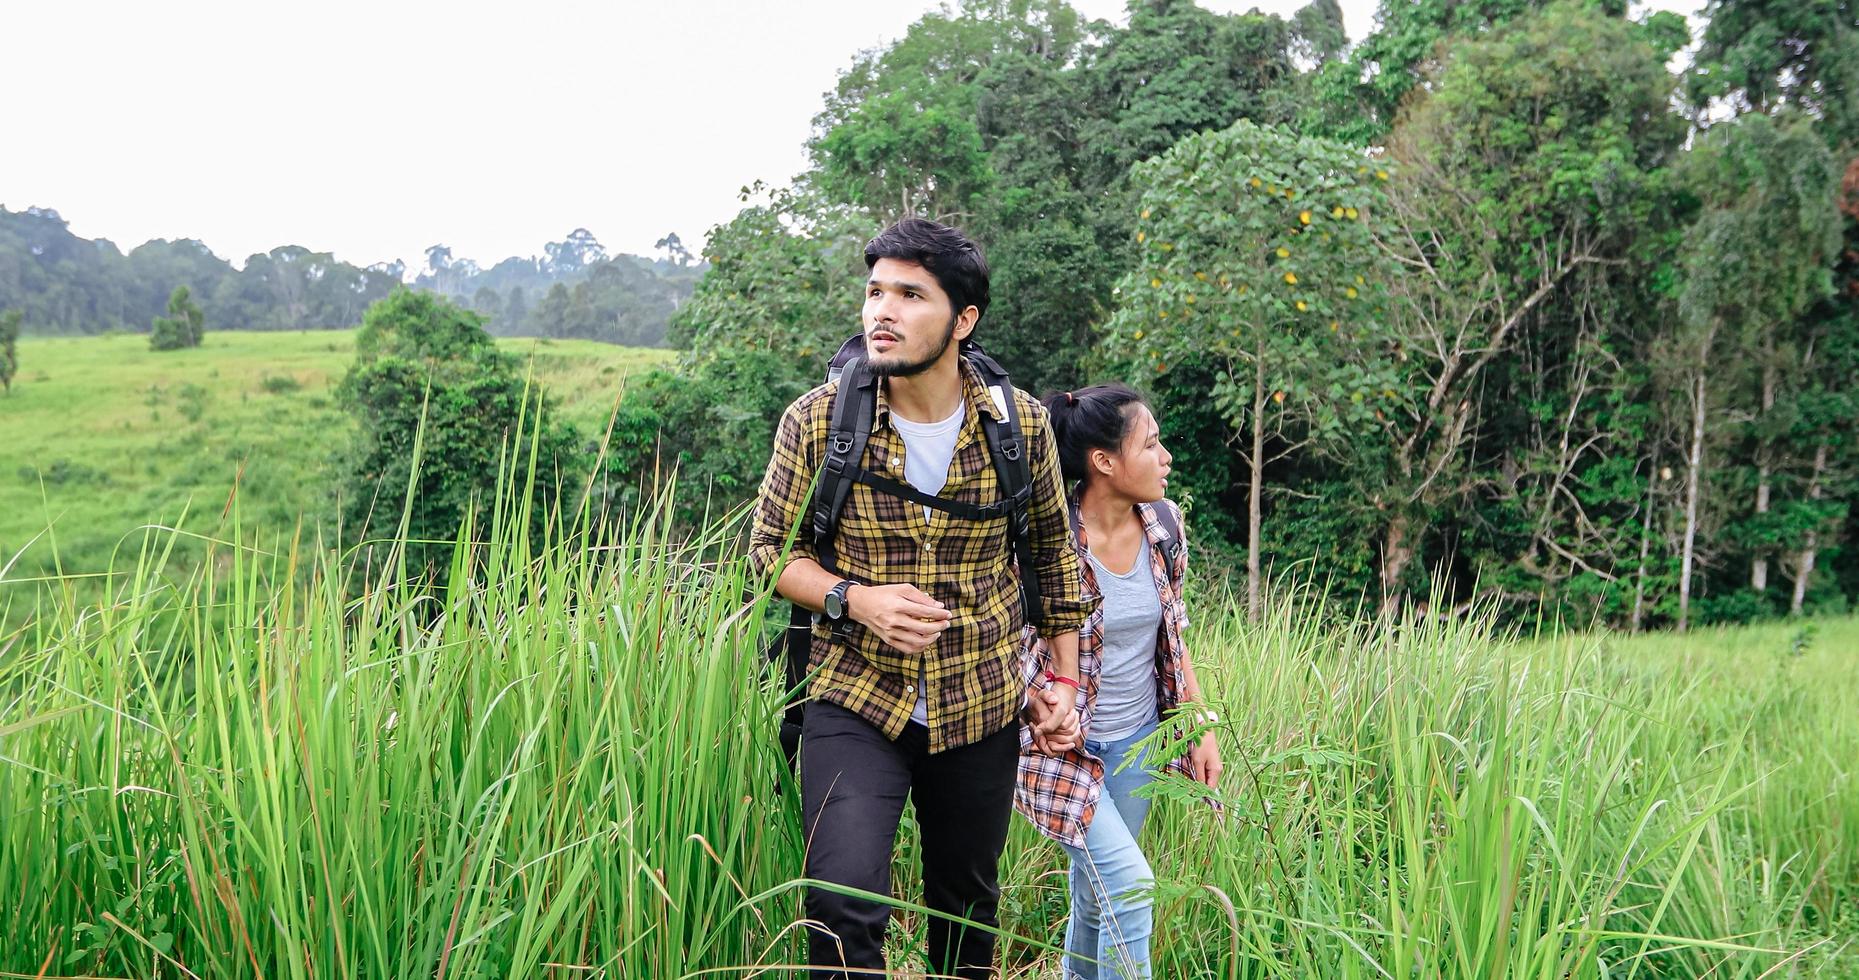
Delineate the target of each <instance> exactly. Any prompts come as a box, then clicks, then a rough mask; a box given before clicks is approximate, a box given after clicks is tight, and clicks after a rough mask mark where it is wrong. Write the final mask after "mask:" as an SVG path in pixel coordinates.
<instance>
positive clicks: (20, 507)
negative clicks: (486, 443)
mask: <svg viewBox="0 0 1859 980" xmlns="http://www.w3.org/2000/svg"><path fill="white" fill-rule="evenodd" d="M354 341H355V332H354V331H352V330H343V331H336V330H319V331H305V332H233V331H228V332H218V333H212V334H208V335H207V338H206V343H205V345H204V346H202V347H200V348H198V349H194V350H183V351H170V352H164V353H156V352H153V351H150V350H149V349H148V339H147V338H146V337H144V336H139V335H117V336H105V337H86V338H30V337H29V338H25V339H23V340H22V341H21V342H20V350H19V354H20V376H19V378H18V379H17V381H16V383H15V384H14V386H13V393H12V395H11V397H3V398H0V567H4V566H5V564H6V563H7V562H8V561H16V563H15V565H14V567H13V569H12V571H11V572H10V573H8V574H7V576H6V579H7V581H8V582H12V583H17V582H19V581H21V580H22V579H30V578H36V577H41V576H44V575H48V574H53V573H54V572H55V571H56V570H57V569H59V568H62V569H63V570H64V572H65V573H67V574H69V573H92V572H96V571H99V570H102V569H104V568H107V567H109V564H110V562H111V560H112V556H113V555H118V556H120V551H121V549H122V548H124V547H127V548H129V549H131V550H133V549H134V548H135V547H137V546H138V544H139V542H140V536H139V535H136V534H135V533H134V532H135V529H136V528H138V527H141V526H142V525H144V524H148V523H151V522H161V523H172V522H174V521H177V520H180V519H181V517H182V515H183V514H186V515H188V516H187V521H186V526H187V528H188V529H189V530H191V531H193V532H195V533H199V534H211V533H214V532H215V530H216V527H217V525H218V524H219V523H220V518H221V515H222V514H223V513H224V512H225V511H226V507H227V502H228V500H229V498H230V495H231V492H232V488H233V486H234V484H235V483H237V485H238V487H239V504H240V508H241V515H240V517H241V520H242V522H243V523H244V524H245V525H246V526H247V527H257V528H262V529H266V530H271V531H278V532H288V531H290V530H291V529H292V528H293V527H294V526H295V525H296V523H297V521H298V518H299V516H300V515H302V516H303V517H304V518H306V519H307V522H308V523H311V524H314V523H316V522H318V521H320V520H321V519H322V518H323V517H324V516H325V515H326V514H327V513H328V512H329V511H330V508H331V502H332V498H331V490H332V474H331V471H330V464H331V461H332V458H333V457H334V456H335V455H336V454H338V453H339V452H340V451H341V449H342V447H343V446H344V444H345V443H346V441H347V439H348V438H349V435H350V433H351V430H352V429H351V424H350V421H349V418H348V416H347V415H346V414H344V413H343V411H342V410H341V408H340V406H338V405H337V404H336V402H335V399H334V395H333V391H332V389H333V387H334V386H335V385H336V384H337V382H339V381H340V380H341V378H342V375H343V373H344V372H346V371H347V370H348V367H349V364H350V362H351V361H352V360H353V356H354ZM498 343H499V345H500V346H501V347H503V348H504V349H506V350H509V351H512V352H514V353H517V354H519V355H522V356H524V357H528V358H530V359H531V363H532V364H533V365H534V370H535V375H536V377H537V378H538V379H539V380H540V381H541V383H542V384H544V385H546V386H547V388H548V390H549V391H550V392H551V393H552V394H553V395H554V396H555V397H556V399H557V400H558V402H559V404H560V405H561V408H562V410H563V412H564V414H565V415H566V416H567V417H568V418H569V419H570V420H571V421H573V422H574V423H575V424H576V425H577V426H579V427H580V428H581V429H582V430H583V431H585V432H589V433H596V432H598V431H600V430H601V429H602V428H603V427H604V425H605V422H606V418H607V414H608V413H609V412H610V411H611V409H612V407H613V404H614V402H615V400H616V399H617V398H618V397H619V394H620V392H621V390H622V389H623V387H624V385H625V381H626V377H627V375H628V374H630V373H632V372H635V371H639V370H642V369H645V368H649V367H651V366H653V365H656V364H660V363H663V362H664V361H665V360H666V359H668V358H669V356H670V354H669V352H667V351H661V350H644V349H636V348H624V347H614V346H610V345H606V344H596V343H590V342H584V341H549V340H534V339H504V340H500V341H499V342H498ZM8 588H9V587H8V586H0V590H5V589H8ZM6 599H7V596H5V595H0V604H4V603H5V601H6Z"/></svg>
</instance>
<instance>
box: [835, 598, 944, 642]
mask: <svg viewBox="0 0 1859 980" xmlns="http://www.w3.org/2000/svg"><path fill="white" fill-rule="evenodd" d="M846 614H847V615H849V616H851V617H852V618H853V620H854V621H856V622H858V623H860V624H861V625H863V626H864V627H865V628H866V629H868V630H871V631H872V632H873V633H876V634H877V635H878V639H879V640H882V641H883V642H884V643H885V644H887V645H889V646H891V647H894V648H896V649H898V650H901V651H903V652H904V653H922V652H923V651H925V650H927V649H929V648H930V646H931V645H932V644H934V643H935V642H936V638H937V637H939V636H941V635H942V631H943V630H946V629H948V628H949V620H950V618H951V617H950V613H949V610H948V608H947V607H945V606H944V605H943V604H942V603H940V602H937V601H936V600H935V599H932V598H930V597H929V596H928V595H926V594H925V593H924V592H923V591H922V590H921V589H918V588H917V587H916V586H914V585H855V586H853V587H852V589H851V591H849V592H847V593H846Z"/></svg>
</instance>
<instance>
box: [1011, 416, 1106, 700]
mask: <svg viewBox="0 0 1859 980" xmlns="http://www.w3.org/2000/svg"><path fill="white" fill-rule="evenodd" d="M1028 401H1031V400H1030V399H1029V400H1028ZM1027 414H1028V415H1030V416H1031V417H1032V421H1033V432H1032V433H1030V434H1029V436H1030V437H1029V438H1028V440H1027V442H1028V444H1029V452H1028V454H1027V457H1028V462H1029V463H1030V464H1031V468H1032V471H1033V474H1032V475H1033V491H1032V499H1031V500H1030V501H1029V502H1028V504H1027V526H1028V533H1029V535H1030V536H1031V538H1032V542H1031V543H1032V546H1033V565H1034V569H1033V571H1034V574H1036V575H1038V576H1039V595H1040V598H1041V599H1042V600H1043V601H1044V603H1045V618H1044V621H1042V622H1040V623H1039V624H1038V627H1039V635H1041V636H1044V637H1047V638H1054V637H1057V636H1059V635H1060V634H1063V633H1074V634H1075V633H1077V632H1078V628H1079V627H1080V626H1083V625H1084V621H1085V619H1086V618H1087V617H1088V616H1090V614H1091V611H1092V610H1093V609H1095V608H1096V606H1097V600H1096V598H1095V597H1093V598H1090V599H1087V598H1086V597H1085V595H1084V578H1083V575H1082V574H1081V573H1080V572H1079V571H1078V550H1077V548H1076V547H1075V546H1074V545H1073V544H1072V529H1071V512H1070V508H1069V507H1068V506H1067V504H1066V501H1065V482H1064V480H1063V478H1061V477H1060V475H1059V446H1058V443H1057V442H1056V441H1055V440H1054V439H1053V437H1052V426H1051V425H1050V424H1048V422H1047V420H1046V409H1045V407H1044V406H1042V405H1040V404H1039V403H1038V402H1031V404H1030V406H1028V411H1027ZM1053 653H1054V655H1055V657H1056V656H1057V654H1058V651H1057V650H1056V649H1055V650H1054V651H1053ZM1077 653H1078V647H1077V642H1076V638H1075V637H1074V638H1073V643H1072V647H1071V656H1072V657H1073V660H1072V662H1071V664H1070V667H1071V669H1072V670H1074V671H1075V670H1076V669H1077V661H1076V657H1077ZM1053 672H1054V673H1057V672H1058V668H1057V667H1056V666H1055V667H1053ZM1066 676H1068V677H1069V676H1072V675H1070V674H1067V675H1066Z"/></svg>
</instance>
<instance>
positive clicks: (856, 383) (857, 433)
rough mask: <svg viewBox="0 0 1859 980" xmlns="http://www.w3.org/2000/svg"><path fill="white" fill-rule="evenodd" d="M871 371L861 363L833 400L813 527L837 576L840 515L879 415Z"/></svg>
mask: <svg viewBox="0 0 1859 980" xmlns="http://www.w3.org/2000/svg"><path fill="white" fill-rule="evenodd" d="M866 367H867V366H866V363H865V359H864V358H862V357H856V358H853V359H852V360H851V361H850V362H849V363H847V364H846V366H845V369H844V370H843V371H841V372H840V374H839V390H838V391H837V392H835V393H834V394H833V414H832V428H830V429H829V430H828V431H827V433H826V457H825V459H824V460H823V461H822V462H821V464H820V479H819V482H818V484H817V485H815V487H814V491H813V510H812V514H811V515H810V517H809V520H808V522H807V530H808V531H809V532H810V533H811V534H812V535H813V548H814V553H815V554H816V555H818V556H819V560H820V566H821V567H822V568H825V569H826V570H827V571H830V572H832V573H834V574H838V573H839V566H838V562H837V561H835V560H834V556H833V538H834V536H835V535H836V534H837V533H838V530H839V515H840V513H841V512H842V511H844V510H845V506H846V497H847V496H848V495H849V494H850V493H851V492H852V483H853V480H852V472H851V471H853V470H855V469H857V467H858V465H859V461H860V460H861V459H863V458H864V456H865V443H866V442H868V441H869V440H870V439H871V422H872V415H873V413H875V412H876V411H877V404H878V402H877V391H876V386H877V382H878V379H877V377H876V376H875V375H873V374H872V373H871V371H869V370H867V369H866Z"/></svg>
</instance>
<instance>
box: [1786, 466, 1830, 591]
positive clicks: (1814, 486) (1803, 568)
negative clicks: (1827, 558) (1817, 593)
mask: <svg viewBox="0 0 1859 980" xmlns="http://www.w3.org/2000/svg"><path fill="white" fill-rule="evenodd" d="M1826 470H1827V440H1826V437H1825V436H1822V437H1821V440H1820V445H1818V446H1816V447H1814V475H1813V477H1812V478H1811V479H1809V480H1808V481H1807V499H1809V500H1819V499H1820V477H1821V474H1823V473H1825V472H1826ZM1819 550H1820V532H1818V531H1816V530H1814V529H1813V528H1809V529H1808V531H1807V537H1806V538H1805V539H1804V540H1803V541H1802V542H1801V557H1800V559H1799V560H1798V561H1797V562H1796V563H1795V575H1794V598H1793V599H1792V600H1790V601H1789V603H1788V613H1789V615H1793V616H1799V615H1801V606H1802V604H1803V603H1805V602H1806V601H1807V581H1808V579H1809V578H1811V577H1813V574H1814V559H1815V557H1816V554H1817V552H1819Z"/></svg>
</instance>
